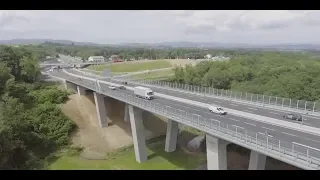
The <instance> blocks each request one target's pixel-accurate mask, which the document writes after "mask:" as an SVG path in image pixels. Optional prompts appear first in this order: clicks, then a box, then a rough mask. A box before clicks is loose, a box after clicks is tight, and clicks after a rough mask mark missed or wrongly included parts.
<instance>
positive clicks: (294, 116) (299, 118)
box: [283, 113, 302, 121]
mask: <svg viewBox="0 0 320 180" xmlns="http://www.w3.org/2000/svg"><path fill="white" fill-rule="evenodd" d="M283 118H285V119H290V120H294V121H302V116H301V115H298V114H291V113H290V114H287V115H284V116H283Z"/></svg>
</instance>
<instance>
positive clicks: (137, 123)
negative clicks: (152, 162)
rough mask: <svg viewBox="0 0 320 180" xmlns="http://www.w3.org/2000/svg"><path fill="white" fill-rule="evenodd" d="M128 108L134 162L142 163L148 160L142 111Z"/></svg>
mask: <svg viewBox="0 0 320 180" xmlns="http://www.w3.org/2000/svg"><path fill="white" fill-rule="evenodd" d="M128 108H129V115H130V124H131V131H132V140H133V145H134V153H135V156H136V161H137V162H139V163H142V162H144V161H146V160H147V159H148V154H147V146H146V139H145V135H144V131H145V130H144V125H143V120H142V109H140V108H137V107H133V106H132V105H128Z"/></svg>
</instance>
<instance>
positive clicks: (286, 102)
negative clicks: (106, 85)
mask: <svg viewBox="0 0 320 180" xmlns="http://www.w3.org/2000/svg"><path fill="white" fill-rule="evenodd" d="M118 79H120V78H118ZM124 80H127V81H132V82H134V83H138V84H142V85H143V84H144V85H150V86H155V87H158V88H164V89H170V90H175V91H181V92H185V93H191V94H197V95H203V96H212V97H215V98H223V99H232V100H238V101H242V102H248V103H251V104H256V105H262V106H272V107H278V108H281V109H288V110H294V111H299V112H301V113H306V114H309V113H310V114H314V115H320V102H312V101H305V100H296V99H290V98H282V97H276V96H268V95H261V94H253V93H244V92H237V91H232V90H222V89H215V88H212V87H203V86H194V85H188V84H180V83H171V82H164V81H161V80H148V79H130V77H127V78H125V79H124Z"/></svg>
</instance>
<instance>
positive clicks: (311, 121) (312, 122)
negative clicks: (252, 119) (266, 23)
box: [67, 69, 320, 141]
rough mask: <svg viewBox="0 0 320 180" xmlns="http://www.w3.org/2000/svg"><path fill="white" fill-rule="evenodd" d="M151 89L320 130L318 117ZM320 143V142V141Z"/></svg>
mask: <svg viewBox="0 0 320 180" xmlns="http://www.w3.org/2000/svg"><path fill="white" fill-rule="evenodd" d="M67 71H68V72H70V73H73V74H77V75H81V76H83V75H85V76H87V77H91V78H95V77H94V76H90V75H89V74H83V73H81V72H79V71H75V70H72V69H69V70H67ZM101 78H103V77H101ZM105 79H107V78H105ZM108 81H109V82H113V83H119V81H117V80H111V79H108ZM127 86H130V87H134V86H137V84H134V82H129V83H128V84H127ZM144 86H147V85H144ZM151 89H152V90H153V91H154V92H157V93H161V94H166V95H169V96H174V97H179V98H184V99H189V100H193V101H198V102H202V103H207V104H217V105H219V106H221V107H223V108H228V109H234V110H238V111H243V112H248V113H252V114H256V115H261V116H265V117H270V118H274V119H277V120H282V121H288V122H293V123H298V124H301V123H303V125H307V126H311V127H317V128H320V117H317V116H312V115H304V116H303V122H298V121H294V120H288V119H285V118H283V116H284V115H286V114H288V113H292V112H290V111H285V110H276V109H271V108H270V109H269V108H264V107H260V106H254V105H250V104H243V103H241V102H236V101H230V100H223V99H219V98H214V97H212V96H200V95H195V94H190V93H183V92H178V91H173V90H170V89H169V90H168V89H166V88H165V87H163V88H157V87H152V88H151ZM319 141H320V139H319Z"/></svg>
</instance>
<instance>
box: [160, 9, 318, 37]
mask: <svg viewBox="0 0 320 180" xmlns="http://www.w3.org/2000/svg"><path fill="white" fill-rule="evenodd" d="M159 13H166V14H167V15H171V16H172V18H173V19H174V20H176V21H178V22H181V23H183V24H185V25H186V26H187V28H188V29H187V31H188V32H197V33H201V29H204V30H205V31H208V29H212V30H213V31H239V30H268V29H278V28H285V27H291V26H294V25H316V26H318V25H320V19H319V17H320V16H319V15H320V14H319V11H289V10H288V11H285V10H269V11H260V10H259V11H258V10H252V11H245V10H241V11H240V10H237V11H234V10H232V11H231V10H223V11H222V10H221V11H218V10H215V11H213V10H206V11H192V12H189V13H188V11H180V12H179V13H176V12H172V11H167V12H159Z"/></svg>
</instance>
